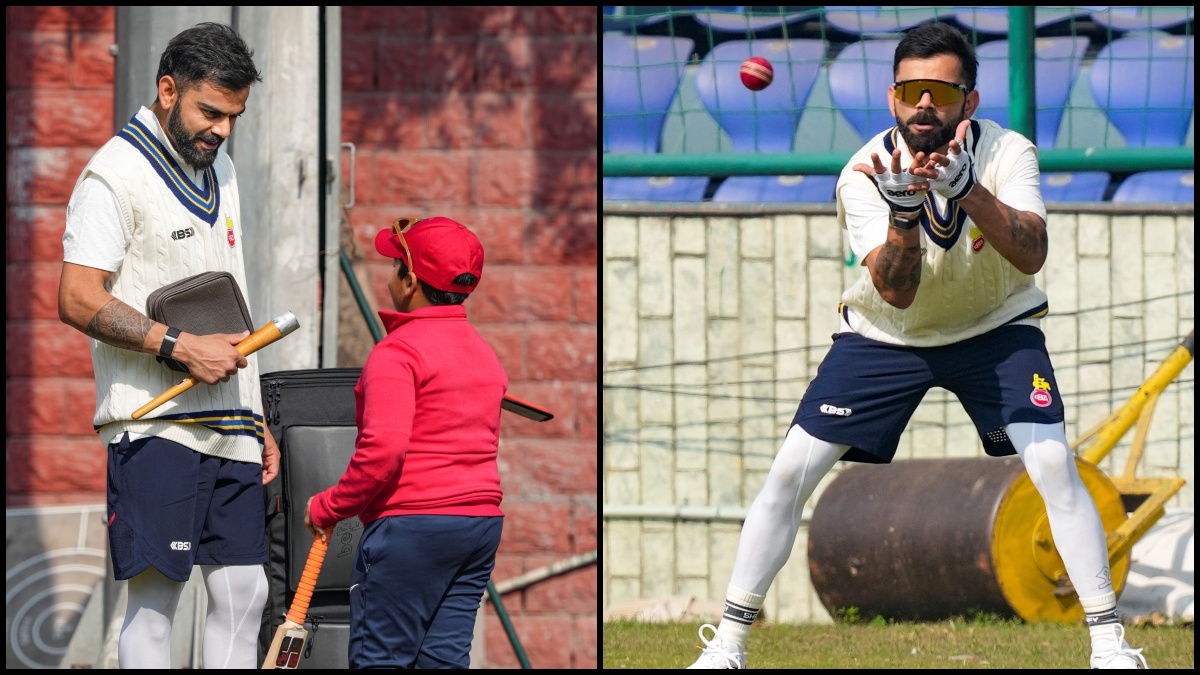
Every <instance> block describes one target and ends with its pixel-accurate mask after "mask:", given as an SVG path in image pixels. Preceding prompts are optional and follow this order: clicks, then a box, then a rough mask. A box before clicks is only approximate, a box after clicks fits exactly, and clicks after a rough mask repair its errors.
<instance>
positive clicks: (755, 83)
mask: <svg viewBox="0 0 1200 675" xmlns="http://www.w3.org/2000/svg"><path fill="white" fill-rule="evenodd" d="M740 73H741V76H742V84H744V85H746V88H747V89H749V90H750V91H760V90H762V89H766V88H767V85H769V84H771V80H773V79H775V69H774V68H772V67H771V62H770V61H768V60H766V59H764V58H763V57H761V56H751V57H750V58H748V59H746V60H745V61H742V69H741V71H740Z"/></svg>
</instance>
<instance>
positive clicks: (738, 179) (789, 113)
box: [696, 40, 832, 201]
mask: <svg viewBox="0 0 1200 675" xmlns="http://www.w3.org/2000/svg"><path fill="white" fill-rule="evenodd" d="M751 56H762V57H764V58H766V59H767V60H768V61H770V62H771V66H772V67H773V68H774V69H775V78H774V81H773V82H772V83H771V85H770V86H769V87H767V88H766V89H763V90H762V91H758V92H753V91H750V90H749V89H746V87H745V86H744V85H743V84H742V80H741V75H740V73H739V66H740V65H741V63H742V61H745V60H746V59H747V58H749V57H751ZM824 58H825V43H824V42H823V41H821V40H753V41H749V40H737V41H733V42H725V43H722V44H720V45H717V47H715V48H714V49H713V50H712V51H711V52H709V54H708V56H706V57H705V58H704V60H703V61H701V63H700V70H699V72H698V73H697V76H696V91H697V93H698V94H699V96H700V101H701V102H702V103H703V104H704V107H705V108H707V109H708V112H709V114H711V115H712V116H713V117H714V118H715V119H716V120H717V123H718V124H720V125H721V128H722V129H724V130H725V132H726V133H728V134H729V136H730V138H731V139H732V140H733V149H734V150H735V151H736V152H791V151H792V146H793V143H794V141H795V138H796V127H797V126H799V124H800V114H801V112H802V111H803V109H804V105H805V103H806V102H807V101H808V96H809V94H810V93H811V92H812V88H813V84H814V83H816V80H817V72H818V71H819V70H820V68H821V61H822V60H823V59H824ZM818 178H822V177H817V176H814V177H811V178H810V179H809V180H812V181H815V183H820V181H819V180H816V179H818ZM797 179H799V180H797ZM781 181H782V182H781ZM807 182H808V181H806V180H805V179H804V178H802V177H786V176H785V177H780V176H733V177H730V178H729V179H728V180H726V181H725V183H723V184H722V185H721V187H720V188H718V192H717V193H716V194H714V201H776V199H772V198H766V199H749V198H748V197H750V196H753V195H764V196H766V195H778V196H780V197H783V196H787V197H788V198H786V199H779V200H778V201H814V199H813V198H811V195H810V193H809V192H808V191H807V190H806V189H805V188H799V187H798V186H801V185H805V184H806V183H807ZM779 188H784V189H782V190H781V189H779ZM829 192H830V194H832V190H829ZM718 197H719V199H718ZM797 197H804V198H803V199H797ZM817 201H828V196H826V197H823V198H820V199H819V200H817Z"/></svg>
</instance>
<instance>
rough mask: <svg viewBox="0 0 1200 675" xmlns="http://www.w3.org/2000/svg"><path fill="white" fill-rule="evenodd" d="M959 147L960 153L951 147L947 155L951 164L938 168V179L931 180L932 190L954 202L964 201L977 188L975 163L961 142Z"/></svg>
mask: <svg viewBox="0 0 1200 675" xmlns="http://www.w3.org/2000/svg"><path fill="white" fill-rule="evenodd" d="M957 147H958V148H961V149H960V150H959V151H958V152H955V151H954V146H951V149H950V150H949V151H948V152H947V154H946V159H948V160H950V163H949V164H948V165H946V166H940V165H939V166H938V168H937V169H938V177H937V178H931V179H929V189H930V190H933V191H934V192H937V193H938V194H939V195H941V196H943V197H945V198H946V199H950V200H954V201H957V200H960V199H963V198H964V197H966V196H967V194H968V193H970V192H971V188H973V187H975V161H974V160H973V159H972V158H971V153H970V151H968V150H967V148H966V146H965V145H964V144H963V143H962V142H961V141H959V142H958V143H957Z"/></svg>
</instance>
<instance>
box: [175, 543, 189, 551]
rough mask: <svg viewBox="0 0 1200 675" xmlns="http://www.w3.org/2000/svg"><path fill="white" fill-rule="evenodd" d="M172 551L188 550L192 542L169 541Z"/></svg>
mask: <svg viewBox="0 0 1200 675" xmlns="http://www.w3.org/2000/svg"><path fill="white" fill-rule="evenodd" d="M171 550H172V551H190V550H192V542H190V541H173V542H171Z"/></svg>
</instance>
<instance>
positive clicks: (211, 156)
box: [167, 101, 224, 171]
mask: <svg viewBox="0 0 1200 675" xmlns="http://www.w3.org/2000/svg"><path fill="white" fill-rule="evenodd" d="M180 107H181V105H180V102H179V101H176V104H175V107H174V108H172V109H171V114H170V115H168V116H167V133H168V134H169V135H170V137H171V142H172V143H174V144H175V150H176V151H178V152H179V156H180V157H182V158H183V161H185V162H187V163H188V164H191V165H192V167H194V168H195V169H196V170H197V171H204V170H205V169H207V168H208V167H210V166H212V165H213V162H215V161H217V150H219V149H220V148H221V143H222V142H223V141H224V139H223V138H221V137H219V136H210V135H207V134H193V133H192V132H190V131H188V130H187V128H186V127H184V126H183V116H182V115H181V114H180V112H179V109H180ZM197 140H201V141H204V142H205V143H208V144H209V145H213V146H216V147H214V148H213V149H212V150H205V149H203V148H201V147H200V146H198V145H196V141H197Z"/></svg>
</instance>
